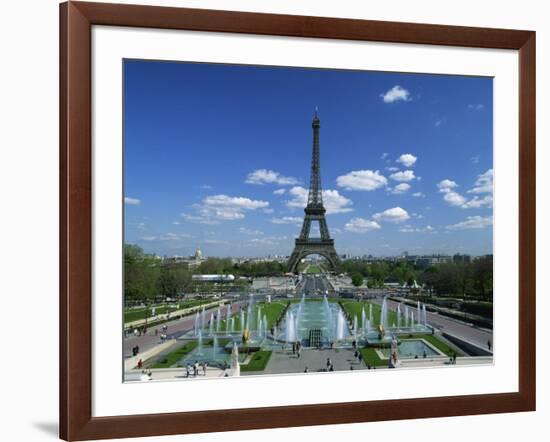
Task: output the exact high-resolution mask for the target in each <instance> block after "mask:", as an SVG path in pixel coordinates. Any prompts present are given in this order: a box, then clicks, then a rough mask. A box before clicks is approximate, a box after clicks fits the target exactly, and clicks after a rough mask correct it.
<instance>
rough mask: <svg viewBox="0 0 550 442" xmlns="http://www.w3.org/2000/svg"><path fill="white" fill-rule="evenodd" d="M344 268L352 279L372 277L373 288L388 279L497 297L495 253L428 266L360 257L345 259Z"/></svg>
mask: <svg viewBox="0 0 550 442" xmlns="http://www.w3.org/2000/svg"><path fill="white" fill-rule="evenodd" d="M342 271H343V272H345V273H347V274H349V275H352V283H353V284H354V285H356V286H360V285H361V284H362V283H363V280H364V279H365V278H366V279H367V280H368V286H369V287H371V288H375V287H382V286H383V285H384V283H385V282H388V281H391V282H398V283H399V284H404V283H407V284H409V285H412V284H413V282H414V281H417V283H418V284H420V285H422V284H424V285H425V286H426V287H428V288H429V289H430V290H432V291H433V292H434V293H435V294H439V295H451V296H460V297H464V296H473V297H480V298H482V299H486V300H492V297H493V257H492V256H484V257H479V258H476V259H474V260H472V261H471V262H454V261H451V262H447V263H442V264H439V265H437V266H432V267H428V268H426V269H423V268H419V267H416V266H415V265H414V264H413V263H410V262H407V261H405V260H400V261H397V262H390V261H377V262H367V261H357V260H348V261H344V262H343V263H342Z"/></svg>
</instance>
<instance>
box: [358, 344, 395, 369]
mask: <svg viewBox="0 0 550 442" xmlns="http://www.w3.org/2000/svg"><path fill="white" fill-rule="evenodd" d="M359 351H360V352H361V356H362V357H363V361H364V362H365V365H367V364H368V365H370V366H371V367H387V366H388V360H387V359H380V357H379V356H378V354H377V353H376V350H375V349H374V348H361V349H359Z"/></svg>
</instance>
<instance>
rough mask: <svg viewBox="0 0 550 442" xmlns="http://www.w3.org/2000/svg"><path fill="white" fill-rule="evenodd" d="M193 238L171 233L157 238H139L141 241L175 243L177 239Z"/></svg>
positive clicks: (183, 234)
mask: <svg viewBox="0 0 550 442" xmlns="http://www.w3.org/2000/svg"><path fill="white" fill-rule="evenodd" d="M185 238H193V235H190V234H188V233H179V234H178V233H173V232H168V233H164V234H162V235H158V236H144V237H143V238H141V239H142V240H143V241H176V240H179V239H185Z"/></svg>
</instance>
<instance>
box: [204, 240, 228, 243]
mask: <svg viewBox="0 0 550 442" xmlns="http://www.w3.org/2000/svg"><path fill="white" fill-rule="evenodd" d="M204 243H205V244H227V241H225V240H223V239H205V240H204Z"/></svg>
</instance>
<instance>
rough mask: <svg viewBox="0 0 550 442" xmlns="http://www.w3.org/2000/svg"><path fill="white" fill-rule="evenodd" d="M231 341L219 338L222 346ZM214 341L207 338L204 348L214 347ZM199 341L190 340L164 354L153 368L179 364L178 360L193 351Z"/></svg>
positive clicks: (219, 343)
mask: <svg viewBox="0 0 550 442" xmlns="http://www.w3.org/2000/svg"><path fill="white" fill-rule="evenodd" d="M228 343H229V339H219V340H218V345H219V346H220V347H225V346H226V345H227V344H228ZM213 344H214V341H213V340H212V339H209V340H206V341H204V342H203V348H212V346H213ZM197 345H198V343H197V341H188V342H186V343H185V345H184V346H183V347H180V348H178V349H177V350H174V351H172V352H170V353H168V354H167V355H165V356H163V357H162V358H161V359H160V360H158V361H157V362H155V363H154V364H153V365H152V366H151V368H170V367H172V366H173V365H175V364H177V363H178V361H179V360H180V359H181V358H183V357H184V356H185V355H186V354H188V353H191V352H192V351H193V350H194V349H195V348H197Z"/></svg>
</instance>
